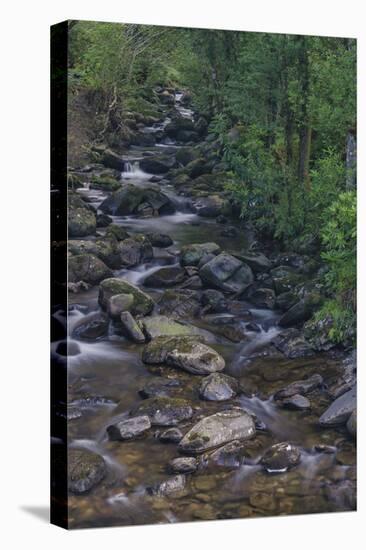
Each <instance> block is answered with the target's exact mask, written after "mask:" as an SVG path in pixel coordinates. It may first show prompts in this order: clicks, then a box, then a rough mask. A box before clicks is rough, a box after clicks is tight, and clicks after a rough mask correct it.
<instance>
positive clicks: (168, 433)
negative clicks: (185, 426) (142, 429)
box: [159, 428, 183, 443]
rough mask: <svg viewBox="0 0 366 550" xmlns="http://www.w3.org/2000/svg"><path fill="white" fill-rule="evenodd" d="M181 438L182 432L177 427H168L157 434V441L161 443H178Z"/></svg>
mask: <svg viewBox="0 0 366 550" xmlns="http://www.w3.org/2000/svg"><path fill="white" fill-rule="evenodd" d="M181 439H183V434H182V432H181V431H180V430H179V429H178V428H169V429H168V430H165V432H163V433H161V434H160V436H159V441H162V442H163V443H179V441H180V440H181Z"/></svg>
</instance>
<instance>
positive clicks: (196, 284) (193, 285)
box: [179, 275, 203, 290]
mask: <svg viewBox="0 0 366 550" xmlns="http://www.w3.org/2000/svg"><path fill="white" fill-rule="evenodd" d="M202 286H203V285H202V281H201V278H200V277H199V276H198V275H193V276H192V277H189V278H188V279H187V280H186V281H184V283H182V284H181V285H179V288H183V289H188V290H199V289H201V288H202Z"/></svg>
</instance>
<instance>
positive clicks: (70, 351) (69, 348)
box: [56, 340, 81, 357]
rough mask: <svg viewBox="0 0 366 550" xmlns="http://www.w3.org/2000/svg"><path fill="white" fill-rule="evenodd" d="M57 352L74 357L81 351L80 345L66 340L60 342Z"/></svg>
mask: <svg viewBox="0 0 366 550" xmlns="http://www.w3.org/2000/svg"><path fill="white" fill-rule="evenodd" d="M56 353H58V354H59V355H63V356H65V357H66V356H69V357H73V356H75V355H79V353H81V350H80V346H79V345H78V344H77V343H76V342H68V341H67V340H64V341H63V342H59V343H58V344H57V347H56Z"/></svg>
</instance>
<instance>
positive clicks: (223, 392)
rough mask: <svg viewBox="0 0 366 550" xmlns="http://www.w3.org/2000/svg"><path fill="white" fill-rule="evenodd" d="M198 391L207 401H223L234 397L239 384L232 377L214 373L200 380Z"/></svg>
mask: <svg viewBox="0 0 366 550" xmlns="http://www.w3.org/2000/svg"><path fill="white" fill-rule="evenodd" d="M199 391H200V396H201V398H202V399H206V400H207V401H225V400H227V399H231V398H232V397H235V396H236V394H237V393H238V391H239V384H238V382H237V380H235V378H233V377H232V376H228V375H227V374H222V373H219V372H214V373H212V374H210V375H209V376H206V377H205V378H204V379H203V380H202V383H201V386H200V390H199Z"/></svg>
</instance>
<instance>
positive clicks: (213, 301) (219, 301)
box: [201, 289, 227, 313]
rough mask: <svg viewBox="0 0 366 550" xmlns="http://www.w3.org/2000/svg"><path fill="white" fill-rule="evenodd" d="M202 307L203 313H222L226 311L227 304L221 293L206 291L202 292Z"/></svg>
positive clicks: (213, 290) (212, 290)
mask: <svg viewBox="0 0 366 550" xmlns="http://www.w3.org/2000/svg"><path fill="white" fill-rule="evenodd" d="M201 301H202V305H203V306H204V308H205V311H207V312H212V313H223V312H225V311H226V310H227V302H226V300H225V296H224V295H223V293H222V292H220V291H219V290H215V289H207V290H204V291H203V292H202V297H201Z"/></svg>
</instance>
